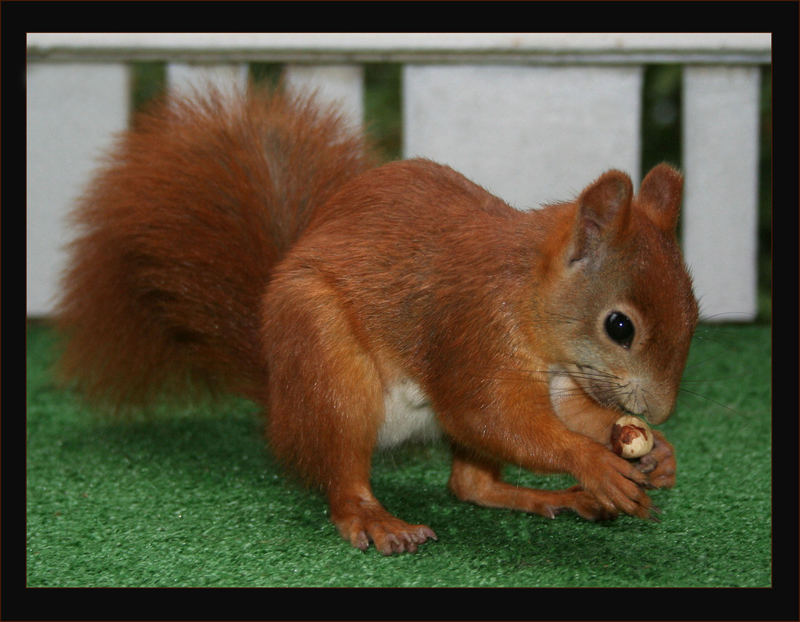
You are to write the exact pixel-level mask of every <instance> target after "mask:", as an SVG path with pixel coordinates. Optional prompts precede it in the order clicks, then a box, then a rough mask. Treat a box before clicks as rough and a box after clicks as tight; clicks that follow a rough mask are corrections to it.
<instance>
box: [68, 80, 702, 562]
mask: <svg viewBox="0 0 800 622" xmlns="http://www.w3.org/2000/svg"><path fill="white" fill-rule="evenodd" d="M223 100H224V98H222V97H221V96H219V95H216V96H214V95H212V96H207V97H199V96H198V97H196V98H195V99H194V100H180V101H172V100H169V101H167V102H165V103H162V104H161V105H160V106H159V107H157V108H156V109H155V110H154V111H152V112H151V113H150V114H149V115H148V116H145V117H144V118H142V119H139V120H138V122H137V124H136V126H135V129H134V130H132V131H131V132H128V133H127V134H126V135H125V136H124V137H123V138H122V140H121V142H120V144H119V145H118V147H117V150H116V151H115V152H114V154H112V156H111V159H110V161H109V163H108V164H107V165H106V167H105V168H104V169H103V170H101V172H100V174H99V175H98V177H97V178H96V180H95V182H94V183H93V184H92V186H91V187H90V189H89V192H88V193H87V195H86V197H85V198H84V200H83V202H82V204H81V206H80V207H79V210H78V212H77V214H78V216H77V221H78V222H79V224H81V225H82V227H83V233H82V236H81V237H80V238H79V239H78V240H77V242H76V243H75V244H74V246H73V262H72V264H71V266H70V269H69V271H68V273H67V275H66V277H65V294H64V298H63V302H62V306H61V309H62V310H61V314H60V322H61V325H62V327H63V328H64V330H65V332H66V334H67V335H68V336H69V337H70V339H69V340H68V342H67V347H66V351H65V355H64V359H63V361H64V370H65V374H66V376H67V377H68V378H73V379H76V380H78V381H79V384H81V385H82V386H83V387H84V389H85V390H86V391H87V393H88V395H89V396H90V397H93V398H95V399H97V400H99V401H103V400H106V401H110V402H112V403H114V404H119V403H127V402H133V403H141V402H144V401H146V400H147V399H149V398H151V397H152V396H154V395H155V394H156V392H157V391H158V390H163V389H171V390H172V391H175V390H179V391H185V390H186V384H185V382H186V379H191V380H192V381H197V380H199V381H202V382H203V383H206V384H210V385H212V386H218V387H220V388H222V389H225V390H233V391H238V392H241V393H244V394H245V395H248V396H250V397H252V398H254V399H256V400H257V401H259V402H260V403H261V404H263V405H264V407H265V410H266V412H267V415H268V417H267V430H268V438H269V440H270V443H271V445H272V448H273V450H274V452H275V454H276V455H277V456H278V457H279V458H280V459H281V460H282V461H284V462H285V463H287V464H288V465H290V466H292V467H293V468H295V469H296V470H297V471H298V472H299V473H300V474H301V475H302V476H303V477H304V478H305V479H306V480H307V481H308V482H309V483H311V484H313V485H316V486H319V487H320V488H322V489H323V490H324V491H325V493H326V494H327V496H328V501H329V504H330V508H331V519H332V520H333V521H334V523H335V524H336V525H337V527H338V528H339V531H340V532H341V533H342V535H343V537H344V538H346V539H347V540H348V541H350V542H351V543H352V544H353V545H354V546H357V547H359V548H366V547H367V546H368V545H369V542H370V541H371V542H373V543H374V544H375V546H376V548H378V549H379V550H380V551H381V552H383V553H393V552H400V551H414V550H416V548H417V546H418V545H419V544H421V543H422V542H424V541H425V540H427V539H430V538H435V534H434V533H433V531H432V530H430V529H429V528H428V527H426V526H424V525H409V524H407V523H405V522H403V521H402V520H400V519H398V518H395V517H394V516H392V515H391V514H389V513H388V512H387V511H386V510H385V509H384V508H383V507H382V506H381V505H380V503H379V502H378V500H377V499H375V497H374V496H373V495H372V492H371V489H370V484H369V473H370V463H371V459H372V454H373V452H374V450H375V447H376V445H377V444H378V441H379V438H382V439H389V440H388V441H387V442H395V441H397V440H402V438H405V437H408V436H411V435H413V434H415V433H417V432H418V431H419V430H421V429H422V428H424V427H425V426H428V425H429V424H430V422H431V421H435V422H436V424H437V425H438V426H439V427H440V428H441V430H442V431H443V432H444V434H445V435H446V436H447V437H448V438H449V440H450V442H451V443H452V446H453V449H454V462H453V472H452V476H451V479H450V487H451V489H452V490H453V491H454V493H455V494H456V495H457V496H459V497H460V498H462V499H465V500H469V501H473V502H476V503H482V504H485V505H493V506H502V507H513V508H518V509H521V510H524V511H529V512H537V513H540V514H544V515H545V516H553V515H555V514H556V513H557V512H559V511H561V510H562V509H565V508H569V509H572V510H574V511H576V512H578V513H579V514H581V515H583V516H585V517H587V518H591V519H601V518H608V517H612V516H614V515H616V514H617V513H618V512H627V513H629V514H634V515H637V516H641V517H643V518H644V517H648V516H649V515H650V512H651V510H652V508H651V504H650V500H649V497H648V496H647V494H646V492H645V491H644V488H645V487H647V486H650V485H672V483H673V482H674V469H675V460H674V454H673V451H672V447H671V446H670V445H669V443H667V442H666V439H664V438H663V436H660V435H657V442H656V448H655V449H654V451H653V453H652V455H650V457H649V458H648V459H647V460H645V459H643V460H642V461H641V463H631V462H628V461H625V460H623V459H622V458H619V457H617V456H615V455H614V454H613V453H612V452H611V451H609V449H608V447H607V444H608V437H607V435H608V431H609V430H610V424H611V423H613V420H615V419H616V417H617V416H619V414H620V413H621V412H622V411H634V412H636V413H637V414H641V415H643V416H646V417H648V418H649V419H650V420H651V421H652V422H654V423H658V422H660V421H663V419H665V418H666V417H667V416H668V415H669V412H670V411H671V410H672V407H673V405H674V399H675V394H676V391H677V385H678V382H679V380H680V376H681V373H682V371H683V366H684V363H685V360H686V355H687V352H688V347H689V340H690V338H691V334H692V332H693V329H694V325H695V323H696V320H697V306H696V302H695V300H694V297H693V295H692V291H691V282H690V279H689V277H688V275H687V273H686V270H685V268H684V266H683V262H682V259H681V256H680V251H679V249H678V246H677V243H676V240H675V235H674V226H675V221H676V219H677V214H678V210H679V203H680V193H681V184H682V182H681V178H680V175H679V174H678V173H677V172H676V171H674V170H673V169H671V168H669V167H668V166H666V165H661V166H659V167H656V168H655V169H654V170H653V171H652V172H651V173H650V174H649V175H648V176H647V178H646V179H645V180H644V181H643V183H642V188H641V190H640V192H639V195H638V196H635V197H634V196H633V193H632V187H631V182H630V180H629V178H628V177H627V176H626V175H624V174H623V173H620V172H617V171H611V172H609V173H606V174H605V175H604V176H602V177H601V178H599V179H598V180H597V181H596V182H594V183H593V184H591V185H590V186H589V187H588V188H587V189H586V190H585V191H584V192H583V193H582V194H581V196H580V197H578V199H577V200H576V201H574V202H571V203H564V204H559V205H554V206H550V207H547V208H544V209H542V210H538V211H532V212H521V211H517V210H514V209H512V208H511V207H509V206H508V205H506V204H505V203H504V202H503V201H501V200H500V199H498V198H496V197H494V196H492V195H490V194H489V193H488V192H486V191H485V190H484V189H483V188H481V187H479V186H477V185H475V184H473V183H472V182H470V181H468V180H467V179H465V178H464V177H463V176H461V175H460V174H458V173H457V172H455V171H453V170H452V169H450V168H448V167H446V166H442V165H439V164H435V163H433V162H430V161H427V160H410V161H405V162H396V163H391V164H387V165H384V166H381V167H377V168H372V166H371V164H372V161H371V158H370V157H369V155H368V153H367V150H366V149H365V146H364V144H363V141H362V140H361V138H360V137H359V135H358V134H356V133H352V132H348V131H346V130H345V129H344V128H343V127H342V124H341V122H340V121H338V120H336V119H335V117H333V116H331V115H330V114H328V113H322V112H319V111H318V109H317V108H316V107H315V105H314V104H313V103H312V102H310V101H309V100H306V99H302V98H301V99H292V98H289V97H287V96H284V95H274V94H273V95H265V94H260V93H255V92H253V93H250V94H249V95H248V96H246V97H244V98H239V99H237V100H236V101H235V102H233V103H231V102H227V103H226V102H225V101H223ZM611 312H622V313H624V314H625V316H626V317H629V319H630V320H632V321H633V325H634V326H635V332H634V333H633V335H634V336H633V337H631V339H630V340H629V341H625V342H624V343H622V342H621V341H619V340H617V341H615V338H612V337H611V333H609V332H608V329H607V328H604V326H605V324H604V322H605V320H606V319H607V318H608V317H609V313H611ZM556 377H562V378H568V379H569V382H570V383H571V384H570V385H569V386H570V387H572V388H571V389H570V391H569V395H562V394H559V393H558V391H557V389H556V388H555V387H556V383H552V382H551V380H552V379H553V378H556ZM176 387H177V389H176ZM398 387H399V389H398ZM390 395H391V396H392V398H391V400H390V399H389V397H388V396H390ZM398 405H399V406H398ZM429 407H430V409H429ZM387 409H397V410H396V412H395V410H392V412H389V410H387ZM429 411H432V412H433V413H435V414H430V415H429V414H427V413H429ZM507 462H510V463H514V464H517V465H520V466H522V467H525V468H527V469H531V470H534V471H540V472H565V473H570V474H572V475H574V476H575V478H576V479H577V480H578V482H579V486H578V487H575V488H572V489H569V490H567V491H560V492H545V491H535V490H526V489H521V488H517V487H513V486H509V485H508V484H505V483H503V482H502V481H500V478H499V473H500V467H501V465H502V464H503V463H507Z"/></svg>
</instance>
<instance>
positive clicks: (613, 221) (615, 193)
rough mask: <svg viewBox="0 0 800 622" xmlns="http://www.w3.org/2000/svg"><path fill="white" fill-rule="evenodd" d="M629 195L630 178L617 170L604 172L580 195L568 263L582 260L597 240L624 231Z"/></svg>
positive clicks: (629, 204) (628, 216) (628, 207)
mask: <svg viewBox="0 0 800 622" xmlns="http://www.w3.org/2000/svg"><path fill="white" fill-rule="evenodd" d="M632 196H633V186H632V184H631V180H630V177H628V176H627V175H626V174H625V173H622V172H620V171H608V172H607V173H604V174H603V175H601V176H600V178H599V179H598V180H597V181H595V182H594V183H593V184H591V185H590V186H588V187H587V188H586V189H585V190H584V191H583V192H582V193H581V195H580V197H578V215H577V221H576V223H575V232H574V235H573V245H572V249H571V253H570V261H577V260H578V259H581V258H583V257H585V256H586V255H587V254H589V253H590V252H591V251H592V249H594V248H595V246H596V245H597V244H598V243H599V242H600V241H602V240H608V239H611V238H613V237H614V236H616V235H617V234H618V233H621V232H623V231H624V230H625V228H626V227H627V225H628V221H629V219H630V208H631V198H632Z"/></svg>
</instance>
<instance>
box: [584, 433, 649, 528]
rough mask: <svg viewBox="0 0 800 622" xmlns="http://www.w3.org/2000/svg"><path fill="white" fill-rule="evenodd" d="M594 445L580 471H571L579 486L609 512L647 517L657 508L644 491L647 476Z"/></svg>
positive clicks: (628, 463) (646, 485)
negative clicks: (588, 458)
mask: <svg viewBox="0 0 800 622" xmlns="http://www.w3.org/2000/svg"><path fill="white" fill-rule="evenodd" d="M597 448H598V450H599V451H597V452H596V453H595V455H594V456H592V457H591V461H590V462H587V464H586V467H585V468H584V469H582V472H580V473H575V475H576V477H577V478H578V480H579V481H580V482H581V485H582V487H583V489H584V490H585V491H586V492H588V493H589V494H591V495H592V496H593V497H594V498H595V499H596V500H597V502H598V503H599V504H600V505H601V506H602V507H603V508H604V510H605V512H607V513H609V514H612V515H613V514H615V513H618V512H624V513H625V514H630V515H632V516H638V517H639V518H651V517H652V515H651V512H652V511H657V510H656V509H655V508H654V507H653V506H652V503H651V501H650V497H648V496H647V493H646V492H645V490H644V489H645V488H646V487H650V486H649V481H648V478H647V476H646V475H645V474H644V473H642V472H641V471H640V470H639V469H637V468H636V467H635V466H634V465H633V464H632V463H631V462H628V461H627V460H625V459H623V458H620V457H619V456H616V455H615V454H614V453H612V452H611V451H609V450H607V449H605V448H602V447H601V446H600V445H598V446H597Z"/></svg>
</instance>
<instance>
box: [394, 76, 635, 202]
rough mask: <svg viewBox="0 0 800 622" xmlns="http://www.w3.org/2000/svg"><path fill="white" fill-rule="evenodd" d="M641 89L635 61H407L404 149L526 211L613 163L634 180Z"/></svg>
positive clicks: (571, 191) (576, 188) (565, 195)
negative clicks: (597, 63)
mask: <svg viewBox="0 0 800 622" xmlns="http://www.w3.org/2000/svg"><path fill="white" fill-rule="evenodd" d="M641 88H642V69H641V67H638V66H621V67H562V66H545V67H541V66H530V67H525V66H486V65H471V66H470V65H409V66H406V67H405V68H404V73H403V97H404V103H403V112H404V119H403V121H404V138H405V142H404V156H405V157H414V156H424V157H427V158H431V159H433V160H437V161H440V162H442V163H444V164H448V165H450V166H452V167H453V168H455V169H456V170H458V171H460V172H462V173H464V174H465V175H466V176H467V177H469V178H471V179H472V180H473V181H475V182H477V183H479V184H481V185H483V186H484V187H486V188H487V189H488V190H489V191H490V192H492V193H494V194H497V195H498V196H500V197H501V198H503V199H504V200H506V201H508V202H509V203H510V204H511V205H513V206H515V207H518V208H523V209H524V208H535V207H538V206H540V205H542V204H544V203H548V202H553V201H560V200H569V199H571V198H573V197H574V196H575V195H576V194H577V193H578V192H580V190H581V189H582V188H583V187H584V186H585V185H586V184H587V183H589V182H591V181H592V180H593V179H594V178H596V177H597V176H599V175H600V174H602V173H603V172H604V171H606V170H608V169H610V168H619V169H622V170H624V171H626V172H627V173H629V174H630V175H631V177H632V178H633V180H634V183H638V181H639V167H640V164H639V160H640V157H639V154H640V144H641V142H640V117H641Z"/></svg>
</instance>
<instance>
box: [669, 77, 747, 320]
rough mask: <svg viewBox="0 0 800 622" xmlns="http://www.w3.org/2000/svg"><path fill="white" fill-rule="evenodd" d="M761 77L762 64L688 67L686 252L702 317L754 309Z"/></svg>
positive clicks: (730, 316) (740, 315)
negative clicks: (753, 65) (751, 65)
mask: <svg viewBox="0 0 800 622" xmlns="http://www.w3.org/2000/svg"><path fill="white" fill-rule="evenodd" d="M759 85H760V72H759V69H758V68H757V67H720V66H708V67H687V68H684V73H683V169H684V173H685V176H686V189H685V198H684V213H683V241H684V253H685V257H686V262H687V263H688V264H689V267H690V269H691V272H692V275H693V278H694V285H695V293H696V295H697V296H698V298H699V299H700V308H701V314H702V316H703V317H705V318H710V319H715V320H732V321H749V320H752V319H753V318H755V316H756V312H757V304H756V289H757V218H758V154H759V125H758V112H759Z"/></svg>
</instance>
